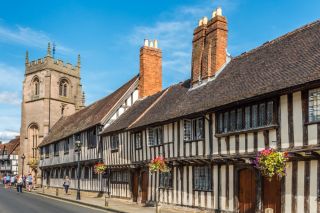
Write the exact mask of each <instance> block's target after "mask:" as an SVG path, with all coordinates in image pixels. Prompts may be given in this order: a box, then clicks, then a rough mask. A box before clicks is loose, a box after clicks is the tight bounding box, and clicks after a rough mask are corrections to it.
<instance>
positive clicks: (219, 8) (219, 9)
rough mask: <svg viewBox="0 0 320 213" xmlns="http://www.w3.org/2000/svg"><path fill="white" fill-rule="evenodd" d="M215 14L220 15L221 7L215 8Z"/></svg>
mask: <svg viewBox="0 0 320 213" xmlns="http://www.w3.org/2000/svg"><path fill="white" fill-rule="evenodd" d="M217 16H222V9H221V7H218V8H217Z"/></svg>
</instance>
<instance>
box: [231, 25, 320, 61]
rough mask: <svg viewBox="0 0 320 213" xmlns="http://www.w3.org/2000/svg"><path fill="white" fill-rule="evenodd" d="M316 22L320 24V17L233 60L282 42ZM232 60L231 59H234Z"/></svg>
mask: <svg viewBox="0 0 320 213" xmlns="http://www.w3.org/2000/svg"><path fill="white" fill-rule="evenodd" d="M316 24H320V19H317V20H315V21H313V22H311V23H309V24H306V25H303V26H301V27H299V28H297V29H295V30H293V31H290V32H288V33H285V34H283V35H281V36H279V37H277V38H275V39H272V40H271V41H266V42H265V43H263V44H262V45H260V46H258V47H255V48H253V49H251V50H249V51H248V52H244V53H242V54H240V55H238V56H236V57H234V58H233V59H232V60H235V59H240V58H243V57H246V56H248V55H250V54H253V53H255V52H256V51H258V50H260V49H263V48H265V47H268V46H270V45H272V44H274V43H277V42H280V41H282V40H283V39H285V38H288V37H290V36H292V35H295V34H296V33H299V32H301V31H304V30H307V29H309V28H310V27H313V26H314V25H316ZM232 60H231V61H232Z"/></svg>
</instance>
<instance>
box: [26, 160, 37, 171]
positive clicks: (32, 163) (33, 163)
mask: <svg viewBox="0 0 320 213" xmlns="http://www.w3.org/2000/svg"><path fill="white" fill-rule="evenodd" d="M28 165H29V167H30V168H31V169H37V168H38V165H39V161H38V160H37V159H36V158H30V160H29V162H28Z"/></svg>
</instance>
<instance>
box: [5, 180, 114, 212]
mask: <svg viewBox="0 0 320 213" xmlns="http://www.w3.org/2000/svg"><path fill="white" fill-rule="evenodd" d="M88 212H90V213H101V212H110V211H107V210H101V209H97V208H93V207H90V206H87V205H79V204H74V203H71V202H66V201H63V200H59V199H53V198H48V197H45V196H41V195H37V194H35V193H28V192H23V193H18V192H17V191H16V190H15V189H5V188H4V187H3V185H1V186H0V213H88Z"/></svg>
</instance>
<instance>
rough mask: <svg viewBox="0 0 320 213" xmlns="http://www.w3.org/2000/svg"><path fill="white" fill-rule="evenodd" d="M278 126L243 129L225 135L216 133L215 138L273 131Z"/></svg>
mask: <svg viewBox="0 0 320 213" xmlns="http://www.w3.org/2000/svg"><path fill="white" fill-rule="evenodd" d="M278 127H279V125H276V124H272V125H269V126H263V127H257V128H251V129H244V130H239V131H234V132H226V133H216V134H215V136H216V137H218V138H219V137H225V136H230V135H237V134H242V133H250V132H256V131H262V130H270V129H275V128H278Z"/></svg>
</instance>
